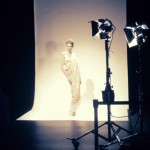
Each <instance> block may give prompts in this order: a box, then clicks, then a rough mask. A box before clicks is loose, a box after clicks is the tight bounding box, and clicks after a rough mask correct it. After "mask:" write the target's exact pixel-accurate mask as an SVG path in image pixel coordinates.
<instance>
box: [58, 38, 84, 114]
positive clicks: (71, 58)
mask: <svg viewBox="0 0 150 150" xmlns="http://www.w3.org/2000/svg"><path fill="white" fill-rule="evenodd" d="M73 47H74V42H73V40H68V41H67V42H66V51H64V52H62V57H61V69H62V71H63V73H64V74H65V76H66V77H67V79H68V82H69V83H70V87H71V94H72V100H71V105H70V111H69V114H70V115H71V116H75V115H76V110H77V108H78V106H79V104H80V84H81V77H80V70H79V66H78V62H77V58H76V55H75V53H73V52H72V51H73Z"/></svg>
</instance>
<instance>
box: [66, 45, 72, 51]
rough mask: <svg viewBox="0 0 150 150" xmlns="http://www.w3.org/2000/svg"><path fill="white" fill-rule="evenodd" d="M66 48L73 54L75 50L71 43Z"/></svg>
mask: <svg viewBox="0 0 150 150" xmlns="http://www.w3.org/2000/svg"><path fill="white" fill-rule="evenodd" d="M66 46H67V50H68V52H69V53H71V52H72V48H73V46H72V44H71V43H67V44H66Z"/></svg>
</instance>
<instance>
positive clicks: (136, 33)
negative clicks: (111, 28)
mask: <svg viewBox="0 0 150 150" xmlns="http://www.w3.org/2000/svg"><path fill="white" fill-rule="evenodd" d="M135 24H136V26H135V27H125V28H124V33H125V37H126V41H127V43H128V46H129V48H130V47H134V46H140V45H142V44H143V43H144V42H146V39H147V36H146V30H147V29H149V28H148V26H147V25H139V24H138V23H137V22H136V23H135Z"/></svg>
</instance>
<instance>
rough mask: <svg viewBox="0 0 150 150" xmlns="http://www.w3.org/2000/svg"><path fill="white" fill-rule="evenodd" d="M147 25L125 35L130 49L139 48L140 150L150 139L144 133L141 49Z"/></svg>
mask: <svg viewBox="0 0 150 150" xmlns="http://www.w3.org/2000/svg"><path fill="white" fill-rule="evenodd" d="M148 29H149V28H148V26H147V25H139V24H138V23H137V22H136V23H135V26H134V27H125V28H124V33H125V36H126V40H127V43H128V46H129V48H131V47H137V48H138V58H139V70H138V71H136V72H137V73H138V101H139V112H138V113H139V114H138V115H139V116H138V119H137V121H136V123H135V126H134V128H135V127H136V125H137V123H138V122H139V121H140V122H139V125H140V128H139V133H138V135H139V136H138V138H139V141H138V142H139V143H141V144H140V145H141V146H140V148H142V149H143V147H142V146H143V143H144V142H145V141H143V140H145V139H148V138H150V136H149V137H148V136H146V135H145V134H144V132H143V90H142V84H141V83H142V76H141V73H142V58H141V47H142V45H143V43H145V42H146V39H147V36H146V32H147V30H148Z"/></svg>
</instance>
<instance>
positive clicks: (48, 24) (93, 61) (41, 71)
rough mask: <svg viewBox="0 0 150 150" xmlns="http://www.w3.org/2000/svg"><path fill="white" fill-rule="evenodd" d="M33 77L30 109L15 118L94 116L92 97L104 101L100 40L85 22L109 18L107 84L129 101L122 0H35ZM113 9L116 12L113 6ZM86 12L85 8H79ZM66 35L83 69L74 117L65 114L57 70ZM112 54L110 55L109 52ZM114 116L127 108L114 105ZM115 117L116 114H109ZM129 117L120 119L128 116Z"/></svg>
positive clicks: (65, 94)
mask: <svg viewBox="0 0 150 150" xmlns="http://www.w3.org/2000/svg"><path fill="white" fill-rule="evenodd" d="M34 6H35V43H36V81H35V99H34V106H33V108H32V110H31V111H30V112H28V113H26V114H25V115H23V116H21V117H20V118H18V120H93V119H94V108H93V99H98V100H99V101H102V91H103V90H104V89H105V83H106V68H105V67H106V58H105V57H106V56H105V43H104V41H103V40H93V38H92V37H91V27H90V24H89V23H88V21H89V20H91V19H94V18H106V17H107V18H109V19H110V20H112V21H113V24H115V27H116V29H117V30H116V31H115V34H114V38H113V42H112V47H111V50H110V58H109V59H110V68H111V71H112V76H111V84H112V85H113V90H114V92H115V100H116V101H128V76H127V75H128V73H127V50H126V41H125V40H124V33H123V32H122V29H123V27H124V24H126V22H125V21H126V3H125V1H123V2H122V1H120V0H113V1H112V0H107V1H105V0H101V1H99V0H92V1H91V0H81V1H68V0H63V1H62V0H57V1H56V0H44V1H43V0H35V1H34ZM113 8H115V10H114V9H113ZM83 10H84V11H83ZM68 38H73V39H74V40H75V47H74V49H73V51H74V52H75V53H76V55H77V58H78V61H79V66H80V71H81V79H82V84H81V104H80V107H79V109H78V112H77V116H75V117H70V116H68V110H69V106H70V99H71V93H70V86H69V84H68V81H67V80H66V77H65V76H64V74H63V73H62V71H61V68H60V56H61V52H62V51H64V49H65V42H66V40H67V39H68ZM112 52H113V53H112ZM98 111H99V120H106V119H107V109H106V106H99V110H98ZM111 111H112V114H113V115H114V116H127V111H128V106H127V105H124V106H123V105H121V106H120V105H119V106H112V109H111ZM113 119H114V120H118V119H117V118H113ZM127 119H128V118H119V120H127Z"/></svg>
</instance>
